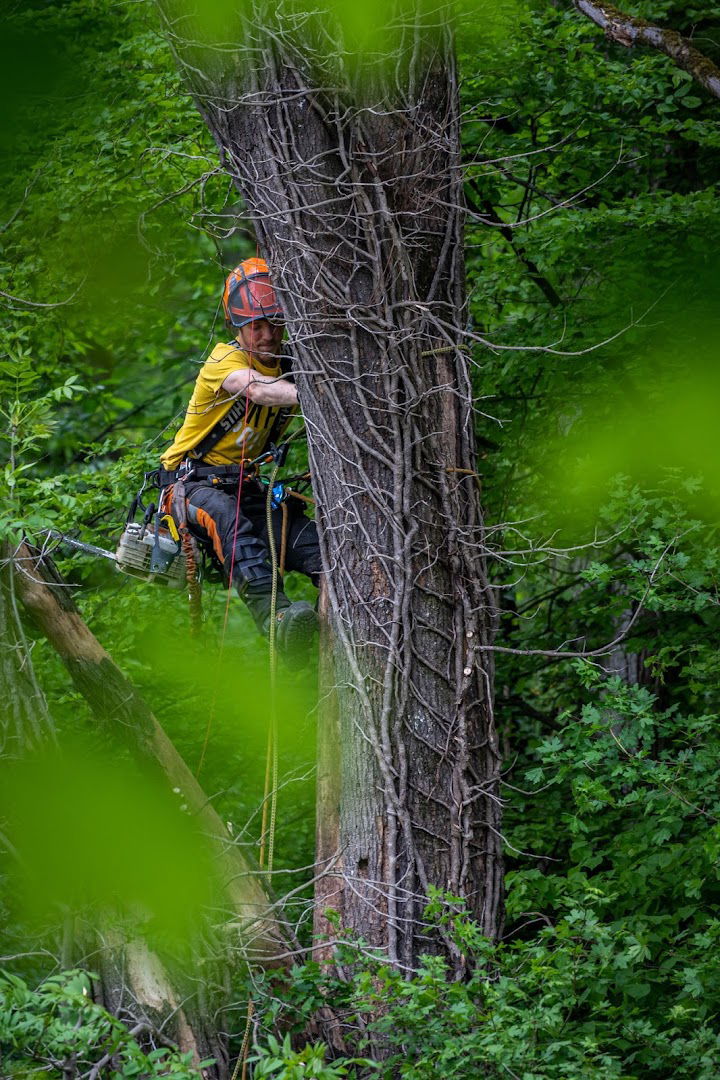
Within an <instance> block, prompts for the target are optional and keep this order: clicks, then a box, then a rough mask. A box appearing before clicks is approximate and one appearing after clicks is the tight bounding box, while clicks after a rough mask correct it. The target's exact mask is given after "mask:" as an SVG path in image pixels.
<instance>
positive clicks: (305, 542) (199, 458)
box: [160, 259, 321, 656]
mask: <svg viewBox="0 0 720 1080" xmlns="http://www.w3.org/2000/svg"><path fill="white" fill-rule="evenodd" d="M223 306H224V308H225V319H226V324H227V327H228V329H229V330H231V331H232V332H234V333H235V338H234V340H233V341H230V342H228V343H227V344H219V345H216V346H215V348H214V349H213V351H212V353H211V355H210V357H209V359H208V360H206V362H205V363H204V364H203V366H202V368H201V370H200V374H199V375H198V377H197V381H196V383H195V389H194V391H193V394H192V397H191V398H190V403H189V405H188V408H187V413H186V415H185V420H184V422H183V425H182V427H181V428H180V430H179V431H178V433H177V435H176V436H175V441H174V442H173V444H172V446H170V447H169V448H168V449H167V450H166V451H165V453H164V454H163V455H162V458H161V461H162V465H163V469H162V470H161V473H160V478H161V481H160V482H161V485H162V486H164V485H167V484H172V483H173V482H174V481H175V480H181V481H182V483H183V485H184V489H185V505H186V508H187V522H188V526H189V528H190V530H191V531H192V532H193V533H194V534H195V535H196V536H197V537H198V538H199V539H200V540H201V541H203V542H205V543H206V544H207V545H211V546H212V550H213V552H214V554H215V556H216V557H217V560H218V562H219V563H220V564H221V565H222V568H223V573H224V575H225V578H226V580H227V581H228V582H230V581H232V582H233V583H234V584H235V586H236V588H237V590H238V593H239V594H240V596H241V597H242V599H243V600H244V601H245V603H246V604H247V606H248V608H249V609H250V613H251V614H252V617H253V619H254V620H255V623H256V625H257V627H258V630H259V631H260V633H262V634H265V635H268V634H269V631H270V619H271V609H272V591H273V570H272V566H271V560H270V555H269V550H268V534H267V523H266V520H267V518H266V509H267V500H266V494H267V488H266V487H263V486H262V485H261V484H260V483H259V482H258V480H257V479H256V478H255V476H254V475H252V473H253V470H252V469H249V468H248V465H247V463H248V462H250V461H252V460H254V459H255V458H257V457H259V456H260V455H261V454H262V453H263V452H264V451H265V450H269V449H270V448H271V447H274V446H275V445H276V444H277V443H278V442H279V441H280V437H281V435H282V433H283V431H284V430H285V428H286V427H287V425H288V423H289V421H290V418H291V416H292V415H293V414H294V413H295V412H297V410H298V395H297V388H296V386H295V383H294V381H293V378H292V374H291V361H290V359H289V357H288V356H286V355H284V354H283V353H282V352H281V344H282V339H283V333H284V323H283V312H282V308H281V306H280V303H279V301H278V297H277V294H276V292H275V289H274V288H273V285H272V282H271V280H270V272H269V270H268V266H267V263H265V262H264V261H263V260H262V259H246V260H245V261H244V262H242V263H240V265H239V266H238V267H236V268H235V269H234V270H233V271H232V272H231V273H230V274H229V275H228V277H227V280H226V282H225V290H224V293H223ZM248 474H249V475H248ZM272 522H273V533H274V535H275V543H276V550H277V551H280V549H281V547H282V549H283V550H284V552H285V567H286V568H287V569H288V570H299V571H300V572H301V573H303V574H306V575H307V576H308V577H309V578H310V580H311V581H312V582H313V584H314V585H316V586H317V585H318V584H319V576H320V569H321V566H320V550H319V546H318V538H317V531H316V528H315V522H314V521H312V520H311V519H309V518H308V517H306V516H305V513H304V507H303V503H302V502H301V501H300V500H299V499H297V498H295V497H293V496H292V495H291V496H290V497H289V498H288V499H287V500H286V501H285V502H284V504H283V506H279V505H278V506H276V507H275V508H274V509H273V510H272ZM276 586H277V594H276V601H275V611H276V619H277V627H276V641H277V645H278V649H279V650H280V651H281V652H284V653H286V654H288V655H295V656H297V655H298V653H301V652H302V651H304V648H305V647H306V646H307V644H308V642H309V641H310V639H311V638H312V634H313V631H314V630H315V628H316V625H317V616H316V614H315V611H314V609H313V608H312V606H311V605H310V604H308V603H307V602H306V601H304V600H301V601H296V602H295V603H292V602H291V601H290V600H289V599H288V598H287V596H286V595H285V593H284V591H283V588H282V581H281V579H280V577H279V575H278V578H277V581H276Z"/></svg>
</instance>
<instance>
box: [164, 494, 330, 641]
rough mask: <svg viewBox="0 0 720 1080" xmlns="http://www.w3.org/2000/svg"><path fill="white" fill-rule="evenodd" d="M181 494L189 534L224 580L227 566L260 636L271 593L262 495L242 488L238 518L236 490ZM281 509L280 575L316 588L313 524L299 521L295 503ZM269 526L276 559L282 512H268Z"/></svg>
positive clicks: (316, 551) (303, 519)
mask: <svg viewBox="0 0 720 1080" xmlns="http://www.w3.org/2000/svg"><path fill="white" fill-rule="evenodd" d="M185 494H186V502H187V514H188V524H189V525H190V528H191V529H192V531H193V532H194V533H195V535H196V536H197V537H198V538H199V539H200V540H202V541H204V542H205V543H210V544H211V545H212V548H213V551H214V553H215V556H216V557H217V559H218V562H220V564H221V565H222V567H223V571H224V573H225V577H226V579H229V577H230V567H231V566H232V577H233V582H234V584H235V585H236V586H237V589H238V592H239V593H240V595H241V596H242V598H243V599H244V600H245V602H246V603H247V605H248V607H249V608H250V611H251V613H252V615H253V618H254V619H255V621H256V623H257V625H258V627H259V628H260V630H262V629H263V627H264V623H265V621H266V619H267V616H268V614H269V611H270V592H271V590H272V567H271V565H270V552H269V550H268V545H267V541H268V534H267V519H266V513H267V504H266V499H267V493H266V491H265V489H263V488H261V487H260V485H259V484H257V483H256V482H255V481H253V480H251V481H248V482H246V483H245V484H244V485H243V494H242V496H241V498H240V510H239V513H238V507H237V489H236V488H235V489H232V488H230V489H229V490H228V489H226V490H220V489H219V488H217V487H215V486H213V485H212V484H207V483H203V482H202V481H199V482H198V483H192V482H191V483H189V484H186V486H185ZM284 505H285V506H286V507H287V533H286V541H285V569H287V570H297V571H299V572H300V573H301V574H305V575H306V576H307V577H309V578H310V580H311V581H312V583H313V585H315V586H318V585H319V583H320V571H321V566H320V548H319V545H318V538H317V530H316V528H315V522H314V521H311V520H310V518H307V517H306V516H305V514H304V512H303V504H302V502H301V501H300V500H299V499H293V498H289V499H287V500H286V502H285V503H284ZM236 517H237V524H236ZM272 524H273V534H274V536H275V547H276V551H277V554H278V559H279V558H280V549H281V544H282V532H283V510H282V507H278V508H277V509H275V510H273V511H272ZM233 550H234V556H233ZM278 602H279V607H281V608H282V607H284V606H287V603H288V601H287V599H286V597H285V594H284V592H283V590H282V586H280V587H279V589H278Z"/></svg>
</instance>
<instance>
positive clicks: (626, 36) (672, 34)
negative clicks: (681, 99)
mask: <svg viewBox="0 0 720 1080" xmlns="http://www.w3.org/2000/svg"><path fill="white" fill-rule="evenodd" d="M573 4H574V5H575V7H576V8H577V10H578V11H579V12H580V13H581V14H582V15H585V16H586V17H587V18H588V19H591V20H592V22H594V23H596V24H597V25H598V26H599V27H601V28H602V29H603V30H604V31H605V33H606V35H607V36H608V37H609V38H610V40H611V41H615V42H616V43H617V44H618V45H624V46H625V48H628V49H629V48H632V47H633V45H647V46H649V47H650V48H652V49H658V50H659V51H660V52H664V53H665V55H666V56H669V57H670V59H671V60H672V61H673V63H675V64H677V66H678V67H679V68H682V69H683V71H687V72H688V74H690V75H692V77H693V78H694V79H695V80H696V81H697V82H699V83H700V85H701V86H704V87H705V89H706V90H707V91H708V92H709V93H711V94H713V96H714V97H716V98H720V68H718V67H717V65H716V64H714V63H713V62H712V60H709V59H708V58H707V56H705V55H704V54H703V53H701V52H700V51H699V50H698V49H696V48H695V46H694V45H692V43H691V42H690V41H689V40H688V39H687V38H685V37H683V36H682V34H679V33H678V32H677V30H668V29H664V28H663V27H660V26H653V25H652V24H651V23H648V22H646V21H645V20H644V19H638V18H636V17H635V16H634V15H627V14H625V12H623V11H619V10H618V8H616V7H613V6H612V5H611V4H597V3H593V0H573Z"/></svg>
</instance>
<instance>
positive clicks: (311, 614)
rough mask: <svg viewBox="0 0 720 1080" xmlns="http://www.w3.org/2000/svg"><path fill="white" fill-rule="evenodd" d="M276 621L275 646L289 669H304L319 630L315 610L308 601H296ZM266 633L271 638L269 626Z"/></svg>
mask: <svg viewBox="0 0 720 1080" xmlns="http://www.w3.org/2000/svg"><path fill="white" fill-rule="evenodd" d="M275 619H276V630H275V644H276V645H277V650H278V652H279V654H280V655H281V656H282V658H283V659H284V660H285V662H286V664H288V666H289V667H302V666H303V665H304V664H305V662H306V660H307V656H308V652H309V650H310V645H311V644H312V639H313V634H314V633H315V631H316V630H317V625H318V619H317V615H316V614H315V610H314V608H313V607H312V606H311V605H310V604H308V602H307V600H296V601H295V603H293V604H289V605H288V606H287V607H284V608H282V609H281V610H280V611H278V613H277V615H276V616H275ZM266 633H267V634H268V636H269V633H270V626H269V624H268V626H267V628H266Z"/></svg>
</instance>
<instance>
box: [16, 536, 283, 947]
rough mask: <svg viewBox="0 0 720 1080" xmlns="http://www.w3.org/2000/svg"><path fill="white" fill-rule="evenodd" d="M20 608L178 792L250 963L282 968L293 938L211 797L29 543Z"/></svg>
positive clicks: (19, 560) (19, 564)
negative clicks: (212, 862)
mask: <svg viewBox="0 0 720 1080" xmlns="http://www.w3.org/2000/svg"><path fill="white" fill-rule="evenodd" d="M15 566H16V569H17V579H16V580H17V589H18V594H19V597H20V599H21V601H22V604H23V606H24V608H25V609H26V611H27V612H28V614H29V615H30V616H31V618H32V619H33V621H34V622H35V624H36V625H37V626H38V628H39V629H40V630H41V632H42V633H43V634H44V635H45V636H46V637H47V639H48V641H49V642H50V644H51V645H52V646H53V648H54V649H56V651H57V652H58V654H59V656H60V658H61V660H62V661H63V663H64V664H65V666H66V667H67V669H68V671H69V672H70V675H71V677H72V680H73V682H74V684H75V686H76V687H77V689H78V690H79V691H80V693H81V694H82V695H83V697H84V698H85V699H86V700H87V701H88V703H89V704H90V707H91V708H92V710H93V712H94V714H95V716H96V717H97V718H98V719H99V720H101V721H103V722H104V723H107V724H108V725H110V726H111V727H112V728H113V729H116V730H118V731H119V732H120V733H121V735H122V737H123V738H124V739H125V740H126V741H129V742H130V743H131V748H132V749H133V750H134V751H135V752H136V753H139V754H140V755H141V756H142V758H143V759H145V760H150V761H151V762H153V763H154V764H155V765H157V766H159V768H160V769H161V771H162V772H163V773H164V775H165V777H166V778H167V780H168V782H169V784H170V786H171V787H172V788H178V789H179V790H180V791H181V792H182V794H183V796H184V800H185V802H186V804H187V806H188V809H189V811H190V813H191V814H192V815H193V816H194V817H195V818H196V820H197V821H198V822H199V823H200V825H201V826H202V829H203V831H204V833H205V835H206V837H207V839H208V841H209V842H210V844H211V846H212V849H213V852H214V855H215V858H216V862H217V866H218V870H219V874H220V877H221V880H222V881H223V883H224V888H225V891H226V894H227V896H228V898H229V900H230V904H231V906H232V909H233V911H234V913H235V915H236V916H237V919H238V922H239V928H240V931H241V933H242V935H243V939H244V943H245V950H246V955H247V957H248V959H249V960H251V961H257V962H261V963H264V964H272V963H273V962H277V960H276V958H277V957H278V956H279V955H284V956H288V955H289V954H290V953H291V952H292V945H293V941H292V935H291V933H290V931H289V930H288V928H287V927H285V926H284V925H283V924H282V923H281V921H280V920H279V919H278V918H277V917H276V915H275V914H274V913H273V910H272V901H271V900H270V898H269V897H268V895H267V893H266V892H265V890H264V889H263V888H262V886H261V885H260V882H259V880H258V872H257V870H256V868H254V867H253V866H252V865H251V864H250V863H249V862H248V861H247V860H246V858H245V857H244V856H243V855H242V854H241V853H240V851H238V849H237V848H236V847H234V846H233V845H232V843H231V842H230V838H229V836H228V833H227V829H226V827H225V825H224V823H223V821H222V819H221V818H220V816H219V815H218V814H217V812H216V811H215V810H214V809H213V807H212V805H211V804H210V802H209V800H208V798H207V796H206V794H205V793H204V791H203V790H202V788H201V787H200V785H199V784H198V782H197V780H196V779H195V777H194V776H193V774H192V773H191V771H190V769H189V768H188V767H187V765H186V764H185V762H184V761H183V759H182V758H181V757H180V755H179V754H178V752H177V750H176V749H175V747H174V746H173V744H172V742H171V741H170V739H169V738H168V736H167V735H166V734H165V732H164V730H163V729H162V727H161V726H160V724H159V723H158V721H157V720H156V719H155V717H154V716H153V714H152V712H151V710H150V708H149V706H148V705H147V703H146V702H145V701H144V700H143V698H141V697H140V695H139V694H138V693H137V691H136V690H135V688H134V687H133V686H132V684H131V683H130V682H128V680H127V679H126V678H125V676H124V675H123V674H122V672H121V671H120V669H119V668H118V667H116V665H115V664H114V663H113V661H112V660H111V658H110V657H109V655H108V654H107V653H106V652H105V650H104V649H103V647H102V645H101V644H100V642H99V641H98V640H97V638H96V637H95V636H94V634H93V633H92V631H91V630H90V629H89V627H88V626H87V625H86V624H85V622H84V621H83V620H82V618H81V616H80V614H79V612H78V610H77V608H76V607H75V604H74V603H73V601H72V599H71V597H70V594H69V590H68V588H67V586H64V585H63V584H62V580H61V578H60V576H59V575H58V573H57V571H56V570H55V567H54V566H53V564H52V562H51V560H49V559H48V558H47V557H43V556H42V554H41V553H40V552H38V551H36V550H34V549H32V548H31V547H30V546H29V545H26V544H23V545H21V547H20V548H19V549H18V551H17V553H16V555H15Z"/></svg>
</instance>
